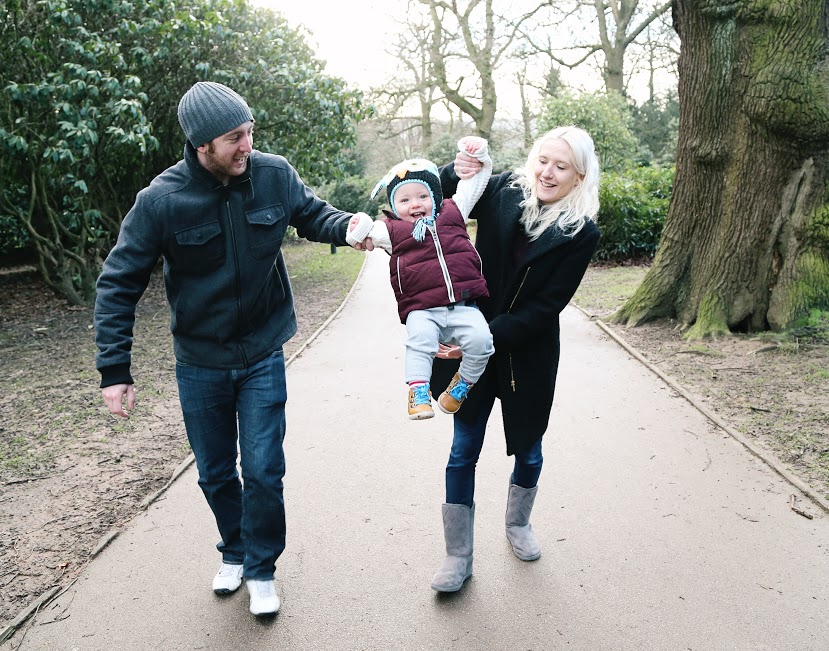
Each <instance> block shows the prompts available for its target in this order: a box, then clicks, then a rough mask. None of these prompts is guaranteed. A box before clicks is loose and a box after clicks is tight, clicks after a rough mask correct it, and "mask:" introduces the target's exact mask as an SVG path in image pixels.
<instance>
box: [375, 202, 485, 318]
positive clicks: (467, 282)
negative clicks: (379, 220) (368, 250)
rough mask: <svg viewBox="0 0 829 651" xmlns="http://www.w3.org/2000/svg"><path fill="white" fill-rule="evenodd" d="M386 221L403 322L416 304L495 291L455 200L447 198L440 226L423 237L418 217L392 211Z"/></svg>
mask: <svg viewBox="0 0 829 651" xmlns="http://www.w3.org/2000/svg"><path fill="white" fill-rule="evenodd" d="M385 221H386V226H387V227H388V229H389V236H390V237H391V243H392V253H391V260H390V261H389V271H390V274H391V286H392V289H393V290H394V296H395V298H396V299H397V311H398V313H399V315H400V322H401V323H406V317H407V316H409V312H411V311H412V310H425V309H428V308H430V307H442V306H444V305H449V304H450V303H456V302H458V301H472V300H475V299H478V298H482V297H485V296H488V295H489V294H488V292H487V289H486V281H485V280H484V276H483V273H482V271H481V258H480V256H478V252H477V251H476V250H475V247H474V246H473V244H472V242H471V241H470V240H469V235H467V233H466V224H465V223H464V220H463V216H462V215H461V212H460V210H458V207H457V205H455V202H454V200H452V199H444V201H443V203H442V204H441V206H440V213H439V214H438V216H437V218H436V219H435V226H434V227H433V228H430V229H427V231H426V237H425V238H424V239H423V241H422V242H418V241H417V240H416V239H415V238H414V237H413V236H412V230H413V228H414V224H413V223H411V222H407V221H403V220H401V219H398V218H397V217H395V216H394V215H392V214H391V213H388V212H386V219H385Z"/></svg>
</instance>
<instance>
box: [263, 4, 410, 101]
mask: <svg viewBox="0 0 829 651" xmlns="http://www.w3.org/2000/svg"><path fill="white" fill-rule="evenodd" d="M253 2H254V4H257V5H262V6H267V7H272V8H274V9H276V10H277V11H279V12H281V13H282V14H283V15H284V16H285V18H287V19H288V22H289V23H290V24H291V25H292V26H294V27H296V26H298V25H299V24H300V23H301V24H303V25H305V27H307V28H308V30H309V31H311V32H312V33H313V36H312V38H311V43H310V45H311V46H312V47H313V48H314V49H315V50H316V52H317V56H318V58H320V59H322V60H324V61H325V62H326V64H327V65H326V68H325V69H326V72H327V73H328V74H330V75H332V76H335V77H342V78H343V79H345V80H346V81H348V82H351V83H352V84H354V85H357V86H359V87H360V88H362V89H364V90H367V89H368V88H369V87H371V86H379V85H380V84H381V83H382V81H383V80H384V79H385V78H387V77H388V76H389V75H390V73H391V71H392V70H393V67H394V61H393V60H392V58H391V57H390V56H389V55H388V54H386V52H385V50H386V48H387V46H388V45H389V39H390V38H392V35H393V33H394V31H395V30H396V28H397V24H396V23H395V21H394V19H393V18H390V17H391V16H394V15H398V16H401V17H402V16H403V15H405V13H406V4H407V3H406V0H384V1H382V2H381V1H379V0H253Z"/></svg>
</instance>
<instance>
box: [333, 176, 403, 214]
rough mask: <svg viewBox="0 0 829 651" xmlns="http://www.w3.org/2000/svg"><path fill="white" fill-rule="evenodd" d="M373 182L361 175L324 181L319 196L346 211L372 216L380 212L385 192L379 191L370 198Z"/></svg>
mask: <svg viewBox="0 0 829 651" xmlns="http://www.w3.org/2000/svg"><path fill="white" fill-rule="evenodd" d="M373 189H374V183H372V182H371V181H369V180H368V179H366V178H364V177H362V176H347V177H346V178H344V179H340V180H337V181H333V182H331V183H326V184H325V185H323V186H322V187H321V188H320V190H319V196H320V197H322V198H323V199H325V200H326V201H327V202H328V203H330V204H331V205H332V206H334V207H335V208H339V209H340V210H345V211H346V212H364V213H368V214H369V215H371V216H372V217H373V216H375V215H377V214H378V213H379V212H380V202H381V201H382V200H385V198H386V193H385V191H384V192H381V193H379V194H378V195H377V199H372V198H370V196H369V195H370V194H371V191H372V190H373Z"/></svg>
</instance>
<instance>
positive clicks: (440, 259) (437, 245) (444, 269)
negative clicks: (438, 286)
mask: <svg viewBox="0 0 829 651" xmlns="http://www.w3.org/2000/svg"><path fill="white" fill-rule="evenodd" d="M429 232H430V233H431V234H432V239H433V240H434V242H435V249H436V250H437V254H438V264H440V269H441V271H442V272H443V281H444V282H445V283H446V289H447V291H448V293H449V302H450V303H454V302H455V290H454V289H453V288H452V278H451V277H450V276H449V269H448V268H447V266H446V259H445V258H444V257H443V248H442V247H441V246H440V240H439V239H438V229H437V226H430V227H429Z"/></svg>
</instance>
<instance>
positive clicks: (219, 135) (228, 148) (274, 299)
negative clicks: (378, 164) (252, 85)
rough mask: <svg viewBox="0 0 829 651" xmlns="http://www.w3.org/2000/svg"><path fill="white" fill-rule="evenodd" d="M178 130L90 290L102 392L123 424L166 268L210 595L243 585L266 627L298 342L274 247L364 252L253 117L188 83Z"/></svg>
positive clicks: (239, 103)
mask: <svg viewBox="0 0 829 651" xmlns="http://www.w3.org/2000/svg"><path fill="white" fill-rule="evenodd" d="M178 118H179V123H180V124H181V127H182V129H183V131H184V134H185V135H186V137H187V142H186V143H185V147H184V160H182V161H179V162H178V163H177V164H175V165H173V166H172V167H170V168H169V169H167V170H166V171H164V172H162V173H161V174H160V175H159V176H157V177H156V178H155V179H153V181H152V183H151V184H150V185H149V187H147V188H145V189H144V190H142V191H141V192H140V193H139V194H138V196H137V197H136V201H135V205H134V206H133V208H132V209H131V210H130V211H129V213H128V214H127V216H126V217H125V218H124V221H123V224H122V225H121V232H120V234H119V236H118V241H117V243H116V245H115V247H114V248H113V249H112V251H111V252H110V254H109V256H108V257H107V259H106V262H105V263H104V267H103V270H102V272H101V276H100V278H99V279H98V296H97V301H96V303H95V327H96V341H97V345H98V349H99V352H98V355H97V358H96V361H97V367H98V370H99V371H100V373H101V378H102V379H101V388H102V393H103V398H104V402H105V403H106V405H107V407H108V408H109V411H110V412H111V413H112V414H115V415H117V416H121V417H127V415H128V412H127V411H125V409H124V405H123V402H124V399H126V406H127V409H128V410H131V409H133V407H134V406H135V391H134V388H133V378H132V376H131V374H130V350H131V348H132V340H133V324H134V322H135V306H136V304H137V303H138V300H139V298H140V297H141V295H142V294H143V292H144V290H145V289H146V287H147V284H148V282H149V279H150V274H151V273H152V271H153V269H154V267H155V265H156V263H157V262H158V259H159V257H163V258H164V283H165V286H166V290H167V298H168V300H169V302H170V312H171V319H170V321H171V331H172V333H173V340H174V351H175V357H176V379H177V382H178V390H179V400H180V402H181V409H182V413H183V416H184V424H185V427H186V430H187V438H188V440H189V441H190V446H191V448H192V449H193V453H194V455H195V457H196V465H197V467H198V472H199V486H201V489H202V491H203V493H204V495H205V498H206V499H207V502H208V504H209V505H210V508H211V510H212V511H213V515H214V516H215V518H216V524H217V525H218V528H219V534H220V536H221V541H220V542H219V544H218V545H217V547H218V549H219V551H220V552H221V554H222V564H221V567H220V568H219V572H218V574H216V576H215V578H214V579H213V590H214V591H215V592H216V593H217V594H230V593H232V592H235V591H236V590H237V589H238V588H239V586H240V585H241V584H242V580H243V579H244V580H245V582H246V585H247V588H248V592H249V593H250V611H251V612H252V613H253V614H254V615H275V614H276V612H277V610H278V609H279V598H278V596H277V594H276V586H275V584H274V569H275V563H276V559H277V558H278V557H279V555H280V554H281V553H282V551H283V550H284V548H285V508H284V502H283V497H282V478H283V475H284V473H285V458H284V454H283V448H282V441H283V437H284V435H285V400H286V397H287V396H286V388H285V359H284V355H283V351H282V345H283V344H284V343H285V342H286V341H287V340H288V339H289V338H290V337H291V336H293V335H294V333H295V332H296V315H295V313H294V304H293V297H292V294H291V286H290V283H289V281H288V274H287V271H286V269H285V263H284V260H283V257H282V254H281V252H280V246H281V244H282V239H283V237H284V235H285V231H286V229H287V227H288V226H289V225H290V226H294V227H295V228H296V231H297V233H298V234H299V235H300V236H301V237H306V238H308V239H311V240H315V241H319V242H330V243H333V244H336V245H342V244H345V243H350V244H352V245H354V246H355V248H359V249H362V248H363V246H362V245H359V244H356V243H355V241H354V240H353V239H352V238H351V237H350V235H348V236H347V229H348V228H349V220H351V218H352V215H350V214H348V213H344V212H341V211H338V210H336V209H335V208H333V207H332V206H330V205H329V204H327V203H326V202H324V201H322V200H321V199H319V198H318V197H317V196H316V195H315V194H314V193H313V191H312V190H311V189H310V188H308V187H307V186H306V185H305V184H304V183H303V182H302V180H301V179H300V177H299V176H298V174H297V173H296V171H295V170H294V169H293V168H292V167H291V166H290V164H288V162H287V161H286V160H285V159H284V158H282V157H281V156H274V155H272V154H265V153H262V152H259V151H256V150H255V149H253V115H252V113H251V110H250V108H249V107H248V105H247V103H246V102H245V100H244V99H243V98H242V97H240V96H239V95H238V94H236V93H235V92H234V91H233V90H231V89H230V88H228V87H227V86H223V85H222V84H218V83H213V82H198V83H197V84H195V85H194V86H193V87H192V88H191V89H190V90H188V91H187V93H185V95H184V96H183V97H182V98H181V101H180V103H179V106H178ZM359 216H360V217H362V218H365V217H367V216H363V215H362V214H360V215H359ZM354 221H355V223H356V221H359V220H358V218H357V216H355V219H354ZM366 248H369V245H366ZM237 423H238V426H237ZM237 442H238V447H239V450H240V454H241V466H242V473H243V476H244V488H243V487H242V484H241V482H240V480H239V476H238V474H237V471H236V456H237Z"/></svg>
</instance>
